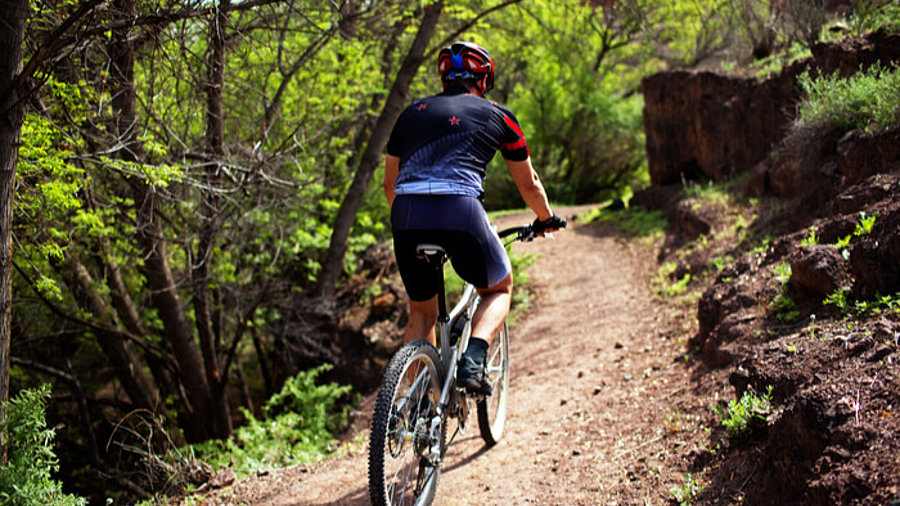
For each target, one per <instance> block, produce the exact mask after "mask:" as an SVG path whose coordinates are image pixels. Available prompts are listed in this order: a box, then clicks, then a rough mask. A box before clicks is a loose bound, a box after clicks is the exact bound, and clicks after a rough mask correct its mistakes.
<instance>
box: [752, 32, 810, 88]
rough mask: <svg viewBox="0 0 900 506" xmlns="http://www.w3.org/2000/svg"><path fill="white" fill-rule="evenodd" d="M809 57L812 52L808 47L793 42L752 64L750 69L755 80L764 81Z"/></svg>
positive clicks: (802, 43)
mask: <svg viewBox="0 0 900 506" xmlns="http://www.w3.org/2000/svg"><path fill="white" fill-rule="evenodd" d="M810 56H812V51H810V49H809V46H807V45H806V44H805V43H804V42H801V41H795V42H794V43H792V44H791V45H789V46H788V47H787V48H786V49H784V50H782V51H777V52H774V53H772V54H770V55H769V56H767V57H765V58H763V59H761V60H759V61H756V62H753V64H752V65H751V66H750V68H751V70H754V75H755V76H756V77H757V78H760V79H765V78H767V77H769V76H771V75H773V74H777V73H779V72H781V71H782V70H783V69H784V68H785V67H787V66H788V65H790V64H791V63H794V62H795V61H798V60H802V59H804V58H809V57H810Z"/></svg>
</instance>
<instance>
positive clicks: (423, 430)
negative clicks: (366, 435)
mask: <svg viewBox="0 0 900 506" xmlns="http://www.w3.org/2000/svg"><path fill="white" fill-rule="evenodd" d="M443 377H444V372H443V368H442V365H441V361H440V358H439V357H438V353H437V350H435V348H434V346H432V345H430V344H429V343H426V342H425V341H413V342H411V343H408V344H405V345H404V346H403V347H401V348H400V349H399V350H398V351H397V353H396V354H395V355H394V357H393V358H392V359H391V362H390V364H389V365H388V367H387V370H386V371H385V374H384V379H383V380H382V383H381V387H380V388H379V389H378V397H377V399H376V401H375V413H374V416H373V417H372V428H371V434H370V439H369V495H370V498H371V500H372V504H373V505H376V506H381V505H384V506H387V505H399V504H409V505H412V504H417V505H419V504H423V505H424V504H430V503H431V501H432V500H433V499H434V493H435V491H436V490H437V482H438V478H439V477H440V474H441V467H440V457H442V456H443V452H444V449H445V447H446V421H440V426H439V427H436V426H435V424H436V423H437V422H438V419H437V418H436V416H437V405H438V402H439V401H440V397H441V386H442V379H443ZM438 445H439V446H438ZM435 450H438V451H437V452H435ZM435 453H437V455H435ZM434 457H437V458H436V459H435V458H434ZM435 460H437V462H435Z"/></svg>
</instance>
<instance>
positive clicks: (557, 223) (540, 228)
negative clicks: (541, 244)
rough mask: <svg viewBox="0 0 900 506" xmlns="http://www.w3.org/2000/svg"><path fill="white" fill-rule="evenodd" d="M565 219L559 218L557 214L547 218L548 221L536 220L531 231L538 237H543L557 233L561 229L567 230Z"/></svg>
mask: <svg viewBox="0 0 900 506" xmlns="http://www.w3.org/2000/svg"><path fill="white" fill-rule="evenodd" d="M567 224H568V223H567V222H566V220H565V218H561V217H559V215H557V214H556V213H554V214H553V216H551V217H549V218H547V219H546V220H541V219H539V218H535V220H534V223H532V224H531V230H532V231H533V232H534V233H535V235H537V236H538V237H543V236H544V234H549V233H552V232H556V231H557V230H559V229H561V228H566V225H567Z"/></svg>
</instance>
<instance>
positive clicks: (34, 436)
mask: <svg viewBox="0 0 900 506" xmlns="http://www.w3.org/2000/svg"><path fill="white" fill-rule="evenodd" d="M49 398H50V386H49V385H44V386H42V387H40V388H37V389H34V390H23V391H22V392H20V393H19V395H17V396H16V397H15V398H14V399H13V400H12V401H10V402H9V404H8V413H7V418H6V419H5V420H0V431H3V432H6V434H7V441H8V442H9V444H8V446H7V448H8V449H7V452H8V453H7V457H8V459H9V461H8V462H7V464H6V465H4V466H0V503H3V504H8V505H10V506H19V505H21V506H32V505H34V504H43V505H70V504H71V505H81V504H87V501H86V500H85V499H84V498H80V497H76V496H74V495H70V494H64V493H63V492H62V485H61V484H60V483H59V482H57V481H56V480H54V479H53V478H52V476H51V474H52V473H54V472H57V471H59V461H58V460H57V458H56V454H55V453H54V451H53V438H54V437H55V436H56V431H54V430H53V429H48V428H47V421H46V418H45V415H44V407H45V403H46V401H47V399H49Z"/></svg>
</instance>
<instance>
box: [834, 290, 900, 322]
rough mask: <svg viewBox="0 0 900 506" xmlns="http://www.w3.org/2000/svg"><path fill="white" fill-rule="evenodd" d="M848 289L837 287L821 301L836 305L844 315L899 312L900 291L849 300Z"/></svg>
mask: <svg viewBox="0 0 900 506" xmlns="http://www.w3.org/2000/svg"><path fill="white" fill-rule="evenodd" d="M849 295H850V291H849V290H847V289H845V288H838V289H836V290H835V291H833V292H832V293H831V294H829V295H828V297H826V298H825V300H824V301H822V303H823V304H825V305H830V306H834V307H836V308H837V309H838V310H839V311H840V312H841V313H842V314H844V315H846V316H857V317H859V316H862V315H864V314H880V313H882V312H885V311H887V312H893V313H895V314H898V313H900V293H895V294H893V295H881V294H877V295H876V296H875V299H873V300H864V301H852V303H851V301H850V299H849V297H848V296H849Z"/></svg>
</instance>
